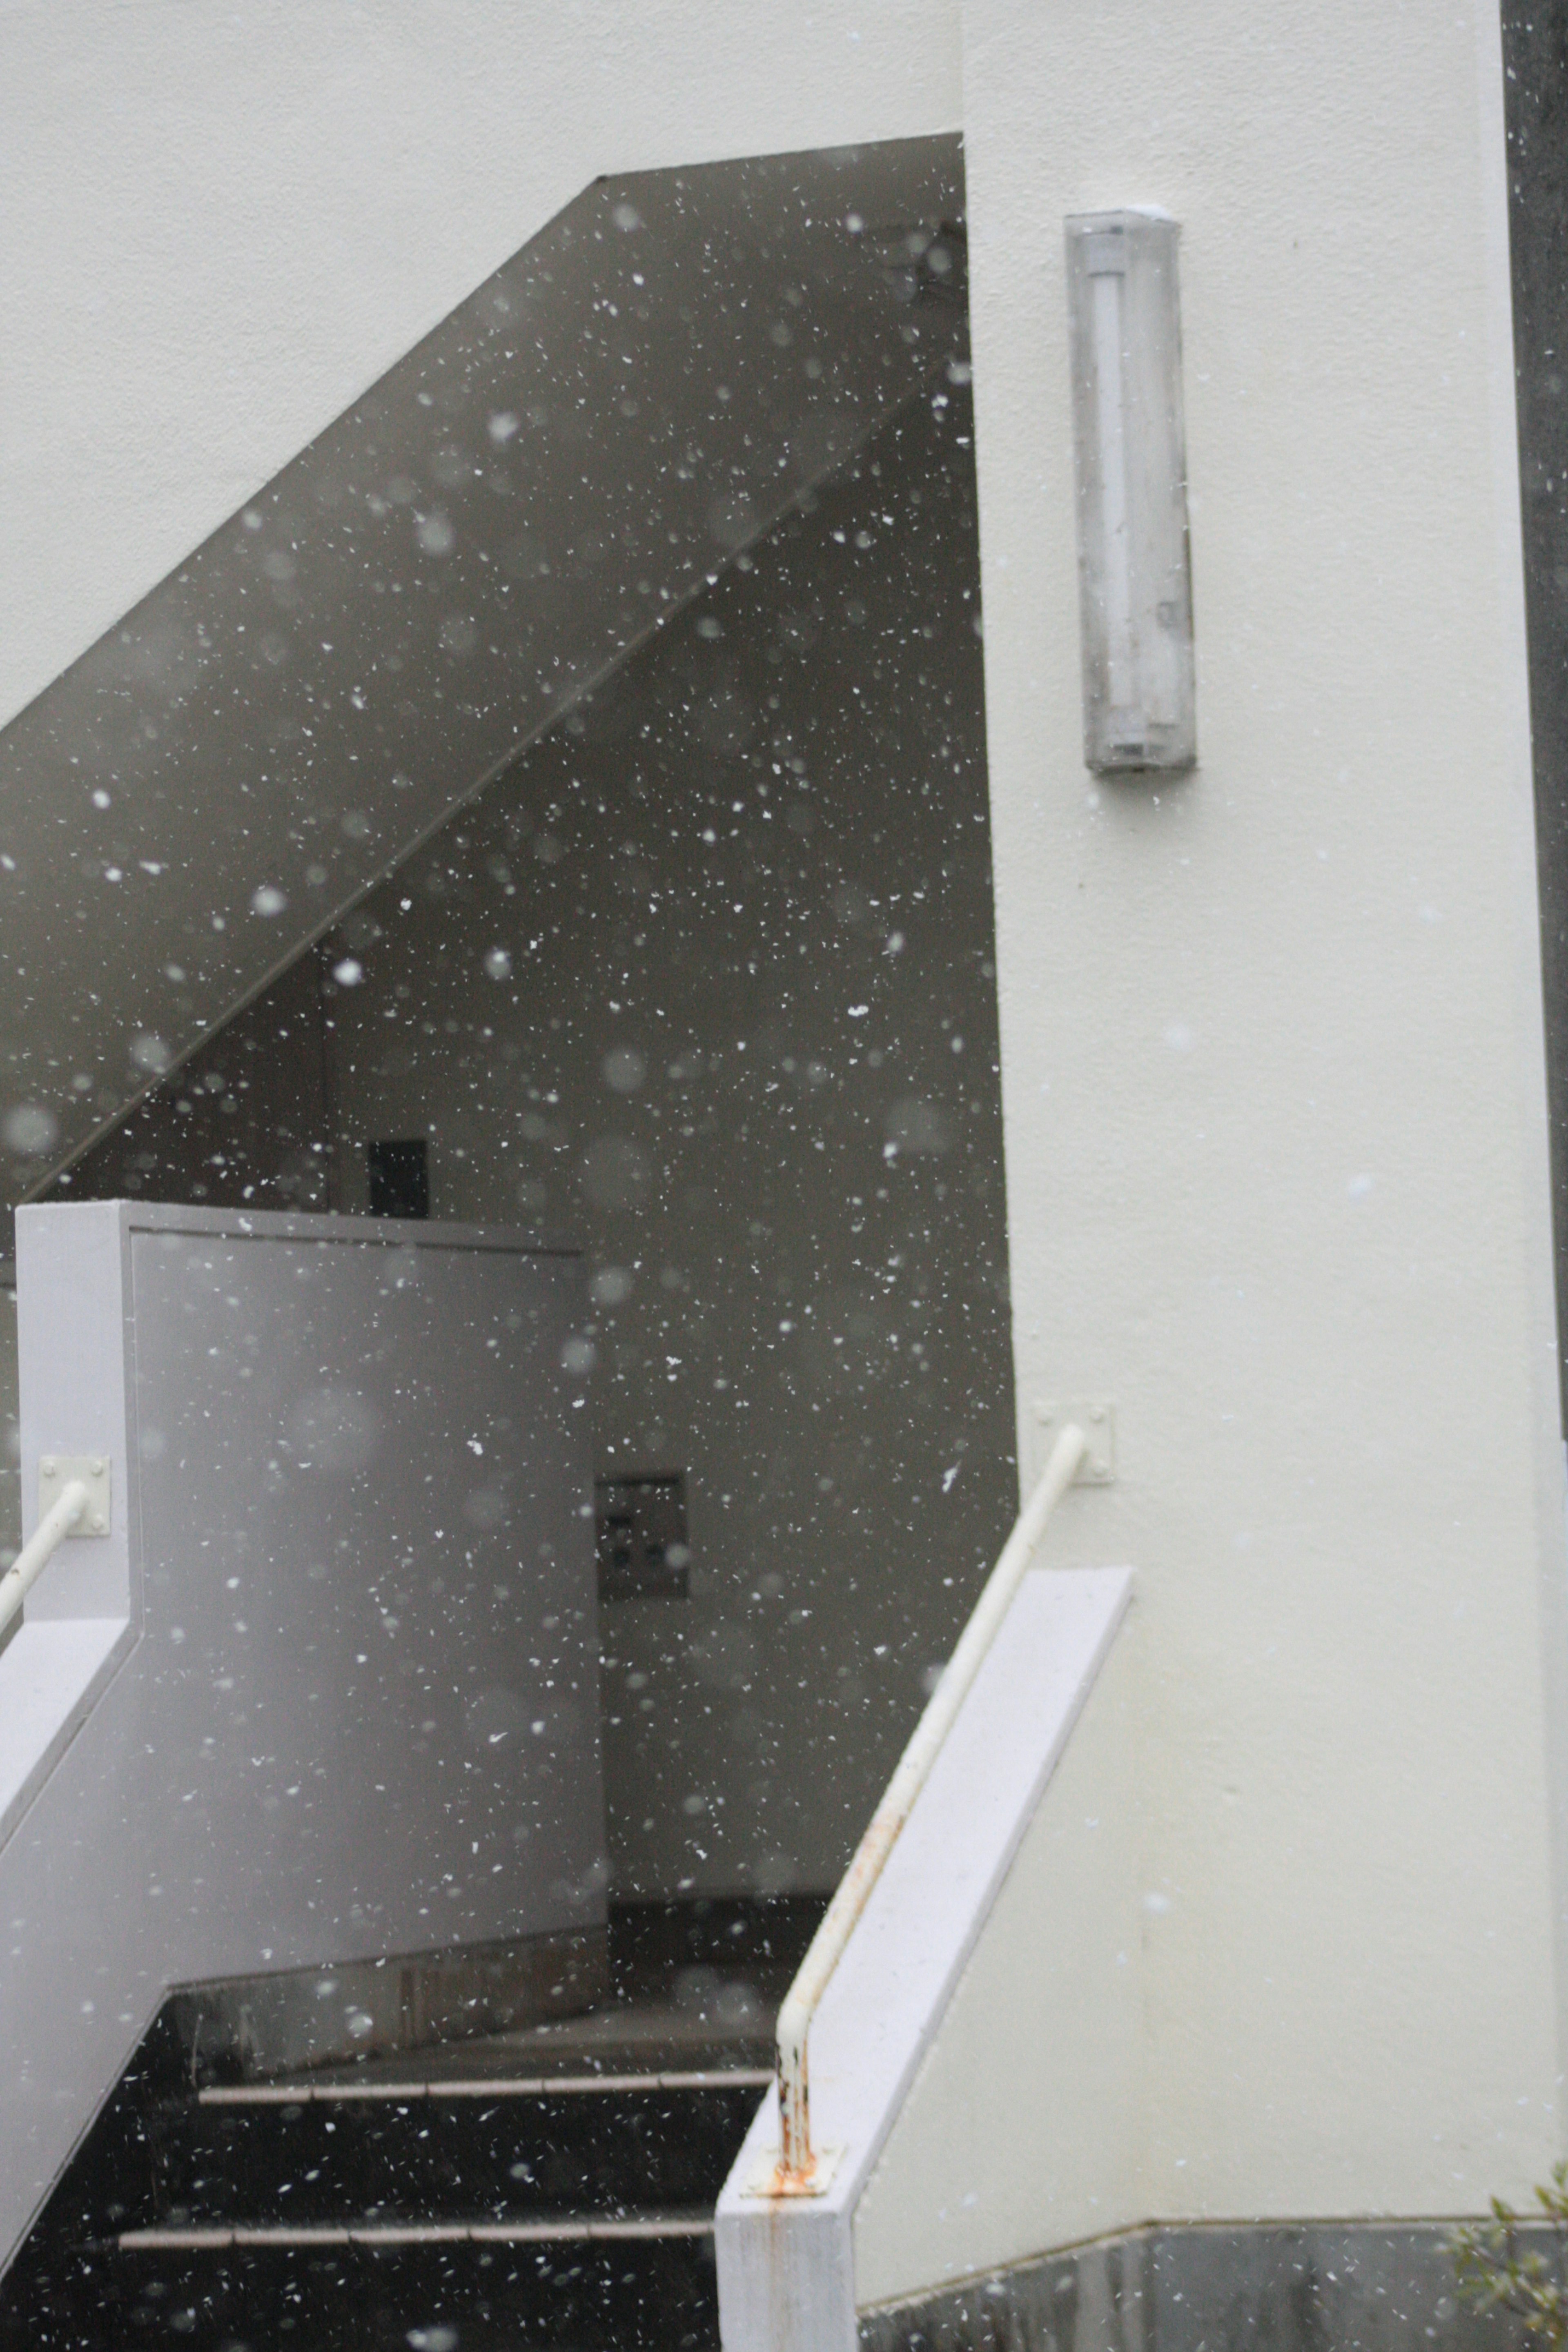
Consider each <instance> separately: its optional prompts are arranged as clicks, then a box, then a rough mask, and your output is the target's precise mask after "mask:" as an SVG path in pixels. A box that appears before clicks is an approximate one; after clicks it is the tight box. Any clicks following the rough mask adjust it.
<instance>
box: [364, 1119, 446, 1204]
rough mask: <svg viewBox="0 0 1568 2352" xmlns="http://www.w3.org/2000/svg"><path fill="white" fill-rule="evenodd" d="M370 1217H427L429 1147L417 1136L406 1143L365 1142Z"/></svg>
mask: <svg viewBox="0 0 1568 2352" xmlns="http://www.w3.org/2000/svg"><path fill="white" fill-rule="evenodd" d="M364 1157H365V1165H366V1167H367V1169H368V1170H369V1171H370V1213H371V1215H372V1216H373V1217H427V1216H428V1215H429V1213H430V1150H429V1146H428V1145H427V1144H426V1140H425V1138H424V1137H423V1136H422V1135H421V1136H419V1137H417V1138H416V1139H414V1140H413V1141H410V1142H397V1143H367V1144H366V1145H365V1148H364Z"/></svg>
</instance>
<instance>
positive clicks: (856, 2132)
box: [718, 1569, 1141, 2352]
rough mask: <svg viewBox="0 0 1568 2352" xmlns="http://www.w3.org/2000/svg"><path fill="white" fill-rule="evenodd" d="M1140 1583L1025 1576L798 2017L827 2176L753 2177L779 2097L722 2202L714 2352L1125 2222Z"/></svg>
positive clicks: (763, 2348) (783, 2340)
mask: <svg viewBox="0 0 1568 2352" xmlns="http://www.w3.org/2000/svg"><path fill="white" fill-rule="evenodd" d="M1131 1583H1132V1580H1131V1575H1130V1573H1129V1572H1128V1571H1127V1570H1120V1569H1100V1570H1095V1569H1081V1570H1034V1571H1033V1572H1031V1574H1029V1575H1028V1576H1027V1577H1026V1578H1025V1580H1024V1582H1023V1584H1022V1586H1021V1587H1020V1589H1019V1591H1018V1594H1017V1597H1016V1600H1015V1601H1014V1603H1013V1606H1012V1609H1011V1610H1010V1612H1008V1615H1007V1618H1006V1620H1005V1622H1004V1625H1003V1627H1002V1630H1001V1632H1000V1633H999V1634H998V1635H997V1638H996V1641H995V1643H994V1646H993V1648H992V1650H991V1653H990V1654H989V1656H988V1657H987V1658H986V1661H985V1663H984V1665H983V1666H982V1667H981V1669H980V1672H979V1674H978V1675H977V1676H976V1678H975V1681H974V1684H973V1688H972V1689H971V1691H970V1693H969V1696H968V1697H967V1698H966V1700H965V1702H964V1704H963V1708H962V1709H961V1710H960V1713H959V1715H958V1717H957V1719H956V1721H955V1723H954V1725H953V1728H952V1732H951V1733H950V1735H949V1737H948V1739H947V1742H946V1744H945V1746H944V1747H943V1748H942V1752H941V1754H940V1756H939V1757H938V1759H937V1761H936V1763H935V1764H934V1765H933V1767H932V1769H931V1776H930V1778H929V1780H927V1782H926V1784H925V1787H924V1788H923V1790H921V1795H920V1797H919V1798H918V1799H917V1801H916V1802H915V1806H914V1809H913V1811H912V1812H911V1813H910V1818H909V1821H908V1822H907V1824H906V1826H905V1828H904V1830H903V1832H902V1833H901V1835H900V1838H899V1840H898V1843H897V1844H896V1845H895V1846H894V1847H893V1850H892V1853H891V1854H890V1856H889V1861H888V1864H887V1866H886V1868H885V1869H884V1871H883V1873H882V1875H881V1877H880V1879H879V1881H878V1884H877V1885H876V1888H875V1889H874V1891H873V1893H872V1895H871V1896H870V1899H869V1900H868V1904H867V1906H866V1909H865V1911H864V1912H863V1914H862V1915H861V1917H860V1920H859V1923H858V1926H857V1927H856V1929H855V1931H854V1934H853V1935H852V1937H850V1940H849V1943H848V1945H847V1948H846V1950H845V1953H844V1956H843V1958H842V1959H841V1960H840V1962H839V1964H838V1968H837V1972H836V1973H835V1975H834V1977H833V1979H832V1980H831V1982H830V1984H829V1986H828V1989H827V1990H826V1993H825V1995H824V1997H823V2000H822V2003H821V2006H820V2008H819V2009H818V2011H817V2013H816V2020H815V2022H814V2024H813V2027H812V2032H811V2041H810V2050H809V2080H810V2094H811V2117H812V2140H813V2145H814V2147H816V2150H817V2152H818V2156H819V2159H820V2161H821V2165H822V2169H823V2172H824V2175H825V2188H824V2190H823V2193H822V2194H821V2195H820V2196H816V2197H809V2198H806V2197H797V2198H785V2199H778V2198H773V2197H769V2196H767V2195H766V2194H762V2193H759V2191H760V2190H761V2189H763V2185H764V2184H765V2182H766V2181H767V2179H768V2178H769V2175H770V2173H771V2171H772V2168H773V2162H774V2161H775V2160H776V2157H777V2150H778V2137H779V2129H778V2105H777V2101H776V2098H775V2096H774V2095H773V2094H772V2093H770V2094H769V2096H768V2098H767V2099H766V2100H765V2101H764V2103H763V2106H762V2108H761V2109H760V2110H759V2113H758V2115H757V2117H756V2120H755V2122H754V2124H753V2125H752V2130H751V2132H750V2133H749V2135H748V2137H747V2139H746V2143H745V2146H744V2147H743V2148H742V2151H741V2155H740V2157H739V2158H738V2159H737V2161H736V2164H735V2167H734V2169H733V2170H732V2172H731V2176H730V2179H729V2180H728V2182H727V2183H726V2185H725V2189H724V2192H723V2195H722V2196H721V2199H720V2201H719V2214H718V2256H719V2291H720V2305H721V2325H722V2332H723V2342H724V2352H851V2347H853V2346H854V2344H855V2341H856V2312H857V2309H858V2308H859V2307H862V2306H864V2305H868V2304H870V2303H873V2302H885V2301H889V2300H891V2299H892V2298H893V2297H895V2296H902V2295H909V2294H916V2293H918V2292H920V2291H921V2290H922V2289H924V2288H929V2287H932V2286H935V2285H938V2284H942V2283H943V2282H945V2281H946V2280H948V2279H951V2278H953V2277H956V2276H960V2275H963V2274H964V2273H968V2272H970V2271H973V2270H976V2269H978V2268H980V2267H982V2266H984V2265H986V2264H989V2263H995V2262H999V2261H1006V2260H1008V2259H1010V2258H1013V2257H1015V2256H1022V2255H1026V2254H1028V2253H1032V2252H1036V2251H1037V2248H1038V2246H1039V2244H1040V2243H1041V2239H1042V2230H1044V2231H1048V2233H1049V2236H1050V2239H1051V2242H1056V2243H1061V2242H1065V2241H1066V2240H1067V2239H1070V2238H1075V2237H1084V2236H1090V2235H1094V2234H1098V2233H1099V2232H1100V2231H1105V2230H1111V2229H1115V2228H1118V2227H1120V2226H1122V2225H1124V2224H1125V2223H1126V2222H1127V2221H1131V2220H1132V2219H1134V2218H1135V2217H1136V2215H1137V2211H1138V2202H1139V2194H1140V2183H1139V2180H1138V2178H1137V2173H1136V2168H1135V2164H1134V2163H1133V2162H1132V2161H1131V2158H1130V2151H1131V2150H1133V2149H1135V2147H1136V2146H1137V2144H1138V2138H1139V2134H1138V2129H1137V2115H1136V2110H1137V2105H1138V2101H1139V2097H1140V2090H1139V2056H1140V2036H1141V2008H1140V2002H1141V1988H1140V1982H1139V1968H1138V1959H1139V1920H1140V1913H1139V1906H1138V1888H1137V1870H1136V1855H1135V1851H1134V1847H1135V1840H1136V1835H1137V1831H1136V1816H1135V1810H1134V1806H1133V1803H1132V1801H1131V1799H1132V1788H1133V1779H1134V1772H1135V1761H1134V1750H1133V1738H1134V1730H1135V1727H1134V1724H1133V1721H1132V1719H1131V1710H1130V1708H1129V1706H1128V1702H1127V1687H1128V1679H1127V1673H1126V1669H1125V1664H1124V1659H1125V1656H1126V1655H1127V1654H1128V1650H1129V1644H1128V1643H1127V1642H1126V1640H1125V1638H1124V1639H1123V1641H1122V1642H1121V1643H1117V1639H1116V1637H1117V1631H1118V1628H1119V1626H1120V1625H1121V1622H1122V1619H1123V1616H1124V1614H1125V1612H1126V1610H1127V1607H1128V1603H1129V1600H1130V1598H1131ZM1113 1644H1114V1645H1115V1647H1114V1648H1113Z"/></svg>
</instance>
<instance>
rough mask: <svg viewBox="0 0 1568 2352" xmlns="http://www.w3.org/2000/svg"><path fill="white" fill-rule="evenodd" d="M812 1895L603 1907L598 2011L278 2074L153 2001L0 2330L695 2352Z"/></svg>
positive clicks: (107, 2337)
mask: <svg viewBox="0 0 1568 2352" xmlns="http://www.w3.org/2000/svg"><path fill="white" fill-rule="evenodd" d="M818 1912H819V1906H818V1905H817V1903H816V1901H815V1899H812V1898H805V1899H802V1898H796V1899H794V1900H788V1899H784V1900H777V1901H773V1902H771V1903H757V1902H745V1903H740V1902H729V1903H723V1902H715V1903H703V1904H697V1905H686V1906H663V1905H652V1904H647V1905H636V1906H625V1907H623V1908H621V1909H620V1910H618V1911H616V1912H613V1913H612V1926H611V1954H612V1965H613V1975H614V1984H615V1992H614V1998H613V1999H612V2000H610V2001H609V2002H607V2003H605V2004H603V2005H601V2006H600V2007H598V2008H597V2009H595V2010H592V2011H586V2012H584V2014H582V2015H581V2016H578V2017H575V2018H570V2019H564V2020H556V2021H552V2023H549V2024H546V2025H543V2026H538V2027H533V2028H529V2029H525V2030H522V2031H520V2032H511V2033H507V2034H500V2035H495V2036H489V2037H485V2038H482V2039H478V2040H472V2041H463V2042H447V2043H446V2044H444V2045H441V2046H438V2047H437V2048H436V2049H433V2050H428V2051H426V2052H423V2053H419V2055H418V2056H417V2058H411V2057H409V2056H406V2055H405V2056H401V2057H397V2058H388V2059H385V2060H383V2061H380V2062H371V2063H364V2064H361V2065H351V2066H335V2067H322V2068H318V2069H316V2070H313V2071H312V2072H310V2073H309V2074H294V2075H292V2076H289V2077H285V2078H277V2077H274V2078H271V2079H265V2080H249V2081H236V2080H234V2079H232V2077H233V2076H234V2074H236V2073H237V2067H236V2066H235V2065H234V2064H233V2063H224V2062H223V2061H222V2060H221V2059H220V2060H219V2061H218V2062H217V2063H212V2062H210V2061H208V2062H204V2060H203V2059H202V2056H201V2051H200V2042H199V2038H196V2039H195V2047H193V2035H192V2032H191V2029H190V2022H189V2012H188V2011H187V2012H186V2014H185V2016H184V2019H183V2020H182V2018H181V2016H180V2013H179V2009H178V2005H177V2004H176V2003H174V2002H171V2003H170V2004H169V2005H167V2006H166V2008H165V2010H164V2011H163V2015H162V2016H161V2017H160V2018H159V2020H158V2021H157V2023H156V2024H155V2025H154V2027H153V2031H152V2032H151V2033H150V2034H149V2035H148V2037H147V2040H146V2042H144V2043H143V2045H142V2050H141V2052H140V2053H138V2057H137V2060H136V2063H135V2064H134V2066H133V2067H132V2070H131V2071H130V2073H129V2074H127V2075H126V2077H125V2080H124V2081H123V2082H122V2083H121V2085H120V2088H119V2090H118V2091H117V2092H116V2093H115V2095H114V2096H113V2097H112V2098H111V2099H110V2102H109V2105H107V2107H106V2108H105V2110H104V2112H103V2114H102V2115H101V2116H100V2119H99V2122H98V2124H97V2125H96V2126H95V2127H94V2129H93V2130H92V2132H91V2133H90V2134H89V2137H88V2139H87V2141H86V2142H85V2143H84V2145H83V2147H81V2149H80V2150H79V2153H78V2155H77V2157H76V2158H75V2160H74V2162H73V2163H72V2164H71V2166H70V2168H69V2169H68V2172H67V2174H66V2176H65V2178H64V2179H63V2180H62V2181H61V2183H60V2185H59V2187H58V2189H57V2191H56V2193H55V2195H54V2197H53V2199H52V2200H50V2203H49V2205H48V2208H47V2210H46V2212H45V2214H44V2216H43V2218H42V2219H41V2221H39V2222H38V2224H37V2227H36V2228H35V2230H34V2231H33V2233H32V2235H31V2237H30V2238H29V2239H28V2241H27V2242H26V2245H25V2246H24V2248H23V2250H22V2252H21V2253H20V2254H19V2256H18V2257H17V2260H16V2263H14V2264H13V2265H12V2268H11V2270H10V2272H9V2273H8V2274H7V2276H6V2278H5V2283H4V2285H3V2286H0V2352H22V2347H28V2352H110V2347H115V2352H119V2347H124V2346H126V2345H132V2344H146V2345H150V2346H151V2345H162V2344H179V2345H188V2346H191V2347H200V2352H242V2347H244V2352H250V2347H255V2352H260V2347H267V2346H275V2345H279V2344H289V2343H292V2344H297V2345H299V2346H300V2347H310V2352H400V2348H401V2352H408V2347H411V2352H499V2347H502V2346H506V2347H513V2346H515V2345H517V2344H519V2343H520V2342H527V2343H537V2344H550V2345H568V2344H570V2345H574V2346H580V2347H605V2352H608V2347H616V2352H636V2347H645V2346H646V2347H650V2352H652V2347H659V2352H666V2347H668V2352H675V2347H682V2352H707V2347H716V2346H717V2344H718V2341H719V2334H718V2307H717V2299H716V2293H715V2287H714V2273H713V2261H712V2213H713V2205H714V2201H715V2200H716V2198H717V2196H718V2193H719V2189H720V2187H721V2184H722V2182H723V2179H724V2177H725V2174H726V2173H727V2172H728V2170H729V2168H730V2166H731V2163H732V2161H733V2159H734V2157H735V2154H736V2152H737V2150H738V2149H739V2147H740V2144H741V2141H742V2137H744V2134H745V2130H746V2126H747V2125H748V2123H749V2122H750V2120H751V2117H752V2113H753V2112H754V2109H755V2106H756V2103H757V2100H758V2098H759V2097H760V2095H761V2094H762V2090H763V2086H764V2085H765V2084H766V2082H767V2080H768V2074H769V2063H770V2058H771V2047H772V2045H771V2029H772V2019H773V2011H774V2009H775V2008H776V2005H777V2001H778V2000H779V1998H780V1996H781V1995H782V1992H783V1990H784V1987H785V1986H786V1984H787V1982H788V1979H789V1976H790V1974H791V1973H792V1971H793V1969H794V1966H795V1962H796V1961H797V1959H798V1958H799V1957H800V1955H801V1953H802V1952H803V1951H804V1948H805V1943H806V1941H807V1940H808V1939H809V1937H810V1934H811V1932H812V1929H813V1927H815V1924H816V1917H817V1916H818ZM225 2077H228V2078H229V2079H225Z"/></svg>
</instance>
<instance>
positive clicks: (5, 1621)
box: [0, 1478, 88, 1641]
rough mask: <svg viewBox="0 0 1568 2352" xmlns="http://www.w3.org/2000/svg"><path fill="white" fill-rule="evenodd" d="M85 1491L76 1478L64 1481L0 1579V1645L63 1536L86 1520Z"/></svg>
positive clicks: (71, 1533) (73, 1530)
mask: <svg viewBox="0 0 1568 2352" xmlns="http://www.w3.org/2000/svg"><path fill="white" fill-rule="evenodd" d="M87 1506H88V1491H87V1487H86V1486H85V1485H84V1484H83V1482H82V1480H81V1479H79V1478H68V1479H67V1481H66V1483H65V1485H64V1486H62V1487H61V1488H60V1491H59V1493H58V1496H56V1497H55V1500H54V1501H53V1502H52V1503H51V1504H50V1505H49V1507H48V1509H47V1511H46V1512H45V1513H44V1516H43V1517H42V1518H41V1519H40V1520H39V1521H38V1524H37V1527H36V1528H34V1529H33V1532H32V1534H31V1535H30V1536H29V1537H28V1538H27V1540H26V1543H25V1544H24V1545H23V1546H22V1549H21V1550H20V1551H19V1552H18V1553H17V1554H16V1559H14V1560H13V1561H12V1562H11V1565H10V1567H9V1568H8V1569H7V1570H5V1575H4V1576H0V1641H4V1640H5V1633H6V1629H7V1628H8V1627H9V1625H10V1623H11V1621H12V1619H13V1618H14V1617H18V1616H20V1614H21V1612H22V1603H23V1601H26V1597H27V1595H28V1593H29V1592H30V1591H31V1590H32V1588H33V1586H34V1585H35V1584H36V1583H37V1580H38V1578H39V1576H40V1575H41V1574H42V1573H43V1571H44V1570H45V1569H46V1568H47V1566H48V1564H49V1562H50V1560H51V1559H53V1558H54V1556H55V1554H56V1552H57V1551H58V1549H59V1548H60V1546H61V1544H62V1543H64V1541H65V1539H66V1538H67V1536H69V1535H74V1534H75V1533H76V1531H77V1528H78V1525H79V1522H80V1520H81V1519H82V1518H83V1517H85V1516H86V1513H87Z"/></svg>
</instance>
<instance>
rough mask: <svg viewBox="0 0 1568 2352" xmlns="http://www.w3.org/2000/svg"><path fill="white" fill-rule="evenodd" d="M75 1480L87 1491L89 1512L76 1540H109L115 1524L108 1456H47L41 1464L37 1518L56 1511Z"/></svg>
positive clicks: (75, 1533) (79, 1524)
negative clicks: (80, 1537) (89, 1537)
mask: <svg viewBox="0 0 1568 2352" xmlns="http://www.w3.org/2000/svg"><path fill="white" fill-rule="evenodd" d="M73 1478H79V1479H80V1480H81V1483H82V1485H83V1486H85V1487H86V1488H87V1508H86V1510H84V1511H83V1513H82V1515H81V1517H80V1518H79V1520H78V1521H77V1523H76V1525H75V1527H74V1528H72V1529H71V1534H72V1535H73V1536H106V1535H107V1534H108V1533H109V1530H110V1525H111V1524H112V1519H111V1514H110V1495H109V1479H110V1471H109V1456H108V1454H45V1455H44V1456H43V1457H42V1459H41V1460H40V1462H39V1464H38V1517H39V1518H42V1517H43V1516H44V1514H45V1512H46V1511H48V1510H50V1509H52V1508H53V1507H54V1505H55V1504H56V1503H58V1501H59V1499H60V1496H62V1495H63V1494H64V1492H65V1490H66V1488H67V1486H69V1484H70V1482H71V1480H72V1479H73Z"/></svg>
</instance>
